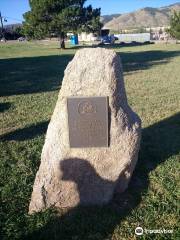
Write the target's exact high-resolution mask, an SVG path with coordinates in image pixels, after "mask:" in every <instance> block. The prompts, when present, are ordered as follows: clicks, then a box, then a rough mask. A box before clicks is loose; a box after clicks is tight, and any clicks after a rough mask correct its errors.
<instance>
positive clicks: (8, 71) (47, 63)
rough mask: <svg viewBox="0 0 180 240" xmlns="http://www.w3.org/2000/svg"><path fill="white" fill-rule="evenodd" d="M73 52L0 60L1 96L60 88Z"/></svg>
mask: <svg viewBox="0 0 180 240" xmlns="http://www.w3.org/2000/svg"><path fill="white" fill-rule="evenodd" d="M72 57H73V56H72V55H71V54H64V55H54V56H42V57H25V58H13V59H1V60H0V69H1V72H0V96H11V95H17V94H28V93H38V92H46V91H54V90H57V89H59V88H60V86H61V81H62V79H63V75H64V70H65V68H66V65H67V64H68V62H69V61H70V60H71V59H72Z"/></svg>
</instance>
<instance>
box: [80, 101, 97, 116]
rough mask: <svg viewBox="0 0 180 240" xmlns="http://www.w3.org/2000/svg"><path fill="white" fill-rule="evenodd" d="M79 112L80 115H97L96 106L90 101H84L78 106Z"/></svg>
mask: <svg viewBox="0 0 180 240" xmlns="http://www.w3.org/2000/svg"><path fill="white" fill-rule="evenodd" d="M78 112H79V113H80V114H89V113H96V106H95V105H93V103H92V102H90V101H82V102H80V103H79V105H78Z"/></svg>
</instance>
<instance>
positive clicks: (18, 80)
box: [0, 50, 179, 96]
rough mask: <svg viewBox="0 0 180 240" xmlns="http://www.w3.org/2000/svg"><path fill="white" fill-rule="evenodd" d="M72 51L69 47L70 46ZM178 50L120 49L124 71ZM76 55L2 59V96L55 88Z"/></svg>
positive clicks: (162, 60) (164, 59) (163, 59)
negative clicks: (125, 50) (137, 50)
mask: <svg viewBox="0 0 180 240" xmlns="http://www.w3.org/2000/svg"><path fill="white" fill-rule="evenodd" d="M67 51H68V50H67ZM177 55H179V52H178V51H158V50H154V51H141V52H127V53H125V52H123V53H120V56H121V58H122V62H123V68H124V73H125V74H126V73H129V72H133V71H137V70H142V69H148V68H150V67H152V66H153V65H157V64H164V63H167V62H168V61H169V60H170V59H171V58H172V57H175V56H177ZM72 57H73V55H71V54H63V55H54V56H43V57H26V58H14V59H1V60H0V68H1V72H0V96H10V95H17V94H28V93H38V92H46V91H54V90H57V89H59V88H60V86H61V81H62V79H63V75H64V70H65V68H66V65H67V64H68V62H69V61H70V60H71V59H72Z"/></svg>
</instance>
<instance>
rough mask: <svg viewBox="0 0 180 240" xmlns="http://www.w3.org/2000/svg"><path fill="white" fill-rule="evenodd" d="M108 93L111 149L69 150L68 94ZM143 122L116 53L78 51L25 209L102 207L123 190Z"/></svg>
mask: <svg viewBox="0 0 180 240" xmlns="http://www.w3.org/2000/svg"><path fill="white" fill-rule="evenodd" d="M71 96H85V97H88V96H89V97H91V96H108V98H109V147H103V148H70V147H69V132H68V131H69V130H68V115H67V97H71ZM140 138H141V121H140V119H139V117H138V116H137V114H136V113H134V112H133V111H132V110H131V108H130V107H129V106H128V103H127V97H126V92H125V88H124V80H123V71H122V65H121V60H120V57H119V55H117V54H116V53H115V52H114V51H113V50H107V49H104V48H95V49H92V48H91V49H90V48H89V49H88V48H86V49H82V50H79V51H77V53H76V55H75V57H74V59H73V60H72V61H71V62H70V63H69V64H68V66H67V68H66V70H65V76H64V79H63V83H62V87H61V90H60V93H59V96H58V101H57V103H56V107H55V110H54V113H53V115H52V118H51V121H50V123H49V126H48V130H47V134H46V139H45V144H44V147H43V150H42V155H41V165H40V167H39V170H38V172H37V174H36V179H35V183H34V187H33V193H32V197H31V202H30V206H29V213H33V212H39V211H41V210H43V209H46V208H48V207H50V206H55V207H57V208H65V207H66V208H72V207H75V206H77V205H102V204H106V203H108V202H109V201H110V200H111V199H112V197H113V194H114V193H115V192H116V191H117V192H123V191H124V190H125V189H126V188H127V186H128V182H129V180H130V178H131V175H132V172H133V170H134V168H135V165H136V162H137V158H138V151H139V146H140Z"/></svg>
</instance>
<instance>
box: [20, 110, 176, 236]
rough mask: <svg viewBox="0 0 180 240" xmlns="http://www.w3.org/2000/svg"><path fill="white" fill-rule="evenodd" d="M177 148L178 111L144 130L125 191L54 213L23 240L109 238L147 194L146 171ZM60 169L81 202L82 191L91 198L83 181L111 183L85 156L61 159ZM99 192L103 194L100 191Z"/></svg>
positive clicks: (105, 184)
mask: <svg viewBox="0 0 180 240" xmlns="http://www.w3.org/2000/svg"><path fill="white" fill-rule="evenodd" d="M179 151H180V113H178V114H175V115H174V116H171V117H169V118H166V119H163V120H162V121H160V122H158V123H155V124H153V125H151V126H149V127H147V128H145V129H143V133H142V142H141V150H140V153H139V160H138V163H137V165H136V169H135V171H134V173H133V176H132V179H131V181H130V184H129V187H128V189H127V190H126V191H125V192H124V193H122V194H115V195H114V198H113V200H112V201H111V202H110V203H109V204H107V205H104V206H91V207H82V206H77V207H75V208H74V209H71V210H69V211H66V212H65V213H64V214H62V215H61V216H58V215H57V217H55V218H54V219H51V220H50V221H49V222H48V223H47V224H46V225H45V226H44V227H42V228H40V229H39V230H37V231H35V232H33V233H32V234H29V235H27V236H24V238H23V239H43V240H46V239H51V240H57V239H63V240H70V239H73V240H74V239H77V240H84V239H93V240H105V239H111V236H112V234H113V232H114V229H115V228H116V226H117V225H119V224H120V223H121V221H122V220H124V219H125V218H126V217H127V216H128V215H129V214H131V211H132V210H133V209H134V208H135V207H138V205H139V204H140V203H141V200H142V196H143V195H144V194H146V193H147V191H148V186H149V173H150V172H151V171H153V170H154V169H156V167H157V166H158V165H159V164H161V163H163V162H165V161H166V160H167V159H168V158H169V157H170V156H172V155H175V154H178V153H179ZM70 165H71V167H70ZM61 170H62V171H63V180H64V181H73V182H75V183H76V184H77V189H78V192H79V198H80V203H83V201H84V199H83V197H82V195H83V194H84V191H87V192H88V197H89V198H90V197H91V195H92V197H94V195H93V192H91V188H90V189H81V188H80V186H81V185H82V181H88V183H89V184H94V181H97V182H98V186H103V185H104V186H107V185H109V184H114V183H112V182H109V181H107V180H105V179H102V178H101V177H100V176H99V175H98V174H97V173H96V171H95V169H94V168H93V167H92V166H90V165H89V163H87V161H85V160H84V159H68V160H65V161H63V162H62V165H61ZM73 172H75V173H77V174H73ZM100 191H101V190H100ZM100 194H103V191H102V192H100ZM133 231H134V230H133Z"/></svg>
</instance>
